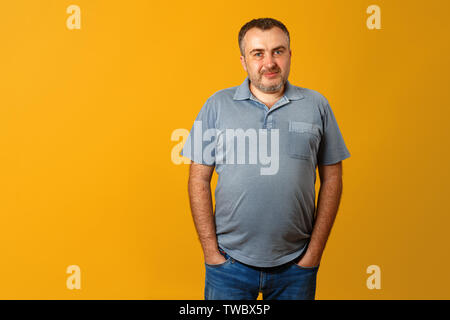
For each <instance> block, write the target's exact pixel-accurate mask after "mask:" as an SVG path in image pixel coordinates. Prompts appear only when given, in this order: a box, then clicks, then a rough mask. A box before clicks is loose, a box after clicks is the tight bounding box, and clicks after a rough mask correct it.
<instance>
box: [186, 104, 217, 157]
mask: <svg viewBox="0 0 450 320" xmlns="http://www.w3.org/2000/svg"><path fill="white" fill-rule="evenodd" d="M216 118H217V113H216V111H215V110H214V103H213V101H212V99H211V98H209V99H208V100H207V101H206V102H205V104H204V105H203V107H202V108H201V109H200V112H199V113H198V115H197V117H196V119H195V121H194V124H193V125H192V128H191V131H190V132H189V136H188V138H187V139H186V142H185V144H184V146H183V149H182V150H181V155H182V156H183V157H186V158H189V159H191V160H192V161H194V162H196V163H199V164H205V165H210V166H214V165H215V149H216V136H217V134H216V132H217V130H216Z"/></svg>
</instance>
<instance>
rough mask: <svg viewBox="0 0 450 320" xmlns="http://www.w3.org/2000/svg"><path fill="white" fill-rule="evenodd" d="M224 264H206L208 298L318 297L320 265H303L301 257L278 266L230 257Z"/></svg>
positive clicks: (272, 298) (279, 298)
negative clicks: (317, 286)
mask: <svg viewBox="0 0 450 320" xmlns="http://www.w3.org/2000/svg"><path fill="white" fill-rule="evenodd" d="M219 251H220V253H221V254H222V255H223V256H224V257H225V258H226V259H227V261H225V262H224V263H221V264H214V265H209V264H206V263H205V268H206V274H205V300H256V299H257V298H258V295H259V293H260V292H262V298H263V300H314V299H315V293H316V278H317V271H318V270H319V266H316V267H301V266H299V265H298V264H297V262H298V261H299V260H300V259H301V256H299V257H298V258H296V259H294V260H293V261H291V262H288V263H286V264H283V265H281V266H277V267H270V268H261V267H253V266H249V265H246V264H243V263H241V262H239V261H237V260H235V259H233V258H232V257H230V256H229V255H228V254H227V253H226V252H225V251H223V249H221V248H219Z"/></svg>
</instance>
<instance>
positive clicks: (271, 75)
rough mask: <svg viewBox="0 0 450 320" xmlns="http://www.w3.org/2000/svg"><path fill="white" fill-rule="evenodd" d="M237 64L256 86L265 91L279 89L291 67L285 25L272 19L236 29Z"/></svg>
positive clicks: (258, 20)
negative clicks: (238, 50)
mask: <svg viewBox="0 0 450 320" xmlns="http://www.w3.org/2000/svg"><path fill="white" fill-rule="evenodd" d="M238 41H239V48H240V51H241V63H242V66H243V67H244V70H245V71H246V72H247V73H248V77H249V79H250V81H251V83H252V84H253V86H255V87H256V88H258V89H259V90H261V91H262V92H265V93H272V92H277V91H279V90H280V89H281V88H282V87H283V86H284V84H285V83H286V81H287V79H288V76H289V70H290V67H291V49H290V38H289V32H288V30H287V28H286V27H285V26H284V24H282V23H281V22H280V21H277V20H275V19H272V18H260V19H254V20H252V21H250V22H247V23H246V24H245V25H244V26H243V27H242V28H241V30H240V31H239V37H238Z"/></svg>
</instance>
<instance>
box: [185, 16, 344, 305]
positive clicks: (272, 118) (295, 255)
mask: <svg viewBox="0 0 450 320" xmlns="http://www.w3.org/2000/svg"><path fill="white" fill-rule="evenodd" d="M238 40H239V47H240V51H241V57H240V59H241V63H242V66H243V67H244V70H245V71H246V72H247V74H248V77H247V78H246V79H245V80H244V82H243V83H242V84H241V85H240V86H236V87H232V88H228V89H224V90H220V91H218V92H216V93H215V94H213V95H212V96H211V97H210V98H209V99H208V100H207V102H206V103H205V105H204V106H203V108H202V109H201V110H200V113H199V114H198V116H197V119H196V123H195V124H194V126H193V128H192V130H191V132H190V134H189V137H188V139H187V140H186V144H185V145H184V148H183V150H182V155H183V156H186V157H188V158H190V159H191V160H193V162H192V161H191V165H190V173H189V183H188V189H189V197H190V205H191V211H192V215H193V219H194V223H195V227H196V230H197V233H198V236H199V240H200V243H201V246H202V249H203V253H204V259H205V268H206V277H205V278H206V279H205V299H238V300H250V299H257V297H258V295H259V293H260V292H262V295H263V299H295V300H298V299H314V298H315V289H316V275H317V271H318V268H319V264H320V260H321V257H322V254H323V250H324V248H325V244H326V241H327V239H328V236H329V233H330V231H331V228H332V225H333V222H334V219H335V216H336V213H337V210H338V206H339V201H340V197H341V192H342V162H341V161H342V160H344V159H346V158H348V157H350V153H349V151H348V150H347V148H346V145H345V143H344V140H343V138H342V135H341V133H340V130H339V127H338V125H337V122H336V119H335V117H334V114H333V112H332V110H331V108H330V105H329V104H328V101H327V99H326V98H325V97H324V96H322V95H321V94H320V93H318V92H317V91H314V90H311V89H306V88H302V87H297V86H294V85H292V84H290V83H289V81H288V80H287V79H288V76H289V71H290V62H291V49H290V38H289V32H288V30H287V29H286V27H285V26H284V25H283V24H282V23H281V22H279V21H277V20H275V19H271V18H263V19H254V20H252V21H250V22H248V23H247V24H245V25H244V26H243V27H242V28H241V30H240V32H239V38H238ZM211 130H213V131H211ZM230 130H231V131H230ZM233 130H234V131H233ZM239 130H240V131H239ZM205 132H209V133H208V134H206V135H205V134H204V133H205ZM224 132H227V133H228V132H232V133H234V134H235V135H234V136H232V139H229V137H226V138H225V140H224ZM237 132H240V133H242V132H244V133H245V136H244V138H249V139H248V141H249V144H250V146H249V148H248V149H249V150H244V153H242V150H243V149H242V146H243V145H242V144H241V148H239V145H238V146H236V145H235V144H233V142H234V140H233V139H234V138H235V137H237V136H238V134H236V133H237ZM202 133H203V134H204V135H203V137H202ZM214 133H215V134H214ZM256 134H258V136H257V135H256ZM269 136H271V139H268V137H269ZM252 137H253V138H255V139H256V138H259V139H258V141H257V143H256V145H257V147H258V148H259V149H258V152H256V151H255V150H256V149H255V148H254V147H255V141H256V140H255V139H253V140H252V139H251V138H252ZM274 137H275V138H274ZM238 138H239V137H238ZM272 138H273V139H272ZM276 138H277V139H276ZM269 140H270V143H268V142H269ZM241 142H242V141H241ZM265 144H266V145H265ZM244 145H245V144H244ZM245 146H247V145H245ZM224 149H225V150H226V151H225V152H224V151H221V150H224ZM266 149H267V150H266ZM268 150H270V151H271V157H272V160H274V161H278V162H279V163H278V164H277V166H276V167H275V169H274V170H271V172H269V173H267V172H266V173H263V171H261V169H262V168H264V166H266V167H265V168H266V169H267V164H268V162H267V161H265V162H264V161H261V159H263V160H264V159H265V160H267V156H268V152H267V151H268ZM240 151H241V152H240ZM264 152H266V153H264ZM236 153H238V158H239V157H240V158H241V160H242V159H245V160H246V161H244V162H242V161H239V160H238V161H235V159H234V156H235V155H236ZM239 153H240V154H239ZM256 153H257V154H258V155H259V156H260V161H259V163H255V162H254V161H253V162H252V161H251V160H249V161H247V159H253V160H254V159H255V157H254V156H255V154H256ZM230 155H231V156H230ZM224 160H226V161H224ZM317 167H318V169H319V176H320V180H321V187H320V191H319V196H318V204H317V212H316V216H315V181H316V168H317ZM214 168H215V169H216V172H217V173H218V176H219V180H218V184H217V187H216V190H215V200H216V205H215V210H213V205H212V197H211V187H210V181H211V176H212V174H213V171H214ZM214 211H215V213H214V214H213V212H214Z"/></svg>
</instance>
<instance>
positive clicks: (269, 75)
mask: <svg viewBox="0 0 450 320" xmlns="http://www.w3.org/2000/svg"><path fill="white" fill-rule="evenodd" d="M277 75H278V72H266V73H264V76H266V77H267V78H274V77H276V76H277Z"/></svg>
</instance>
